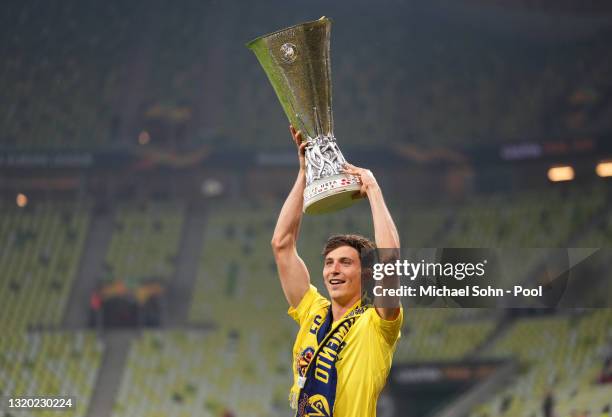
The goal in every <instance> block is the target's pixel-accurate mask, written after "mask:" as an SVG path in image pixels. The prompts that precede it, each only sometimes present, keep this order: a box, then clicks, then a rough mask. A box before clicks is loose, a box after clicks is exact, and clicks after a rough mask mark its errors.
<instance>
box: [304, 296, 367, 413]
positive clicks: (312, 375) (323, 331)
mask: <svg viewBox="0 0 612 417" xmlns="http://www.w3.org/2000/svg"><path fill="white" fill-rule="evenodd" d="M366 309H367V306H363V307H362V306H360V305H359V304H357V305H356V306H355V308H353V309H352V310H351V311H350V312H349V313H348V314H346V315H345V316H344V317H343V318H342V319H341V320H339V321H338V323H336V325H335V326H332V320H333V315H332V311H331V305H330V306H329V308H328V310H327V315H326V317H325V321H324V322H323V324H321V326H317V327H318V329H317V330H316V336H317V346H318V347H317V350H316V351H314V352H313V353H312V357H311V359H310V362H309V364H308V367H307V368H306V370H305V372H304V373H303V375H301V376H300V377H299V382H298V384H299V386H300V392H299V396H298V401H297V411H296V417H309V416H323V417H332V416H333V410H334V402H335V400H336V385H337V382H338V372H337V369H336V360H337V359H338V355H339V354H340V352H341V351H342V349H343V348H344V338H345V337H346V335H347V334H348V332H349V330H350V329H351V327H352V326H353V324H355V322H356V321H357V320H358V319H359V317H360V316H361V315H362V314H363V313H364V312H365V311H366ZM319 317H320V316H319ZM315 320H316V318H315ZM314 324H315V325H317V324H318V323H314ZM330 329H331V331H330ZM311 331H314V330H311Z"/></svg>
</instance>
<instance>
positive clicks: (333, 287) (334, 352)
mask: <svg viewBox="0 0 612 417" xmlns="http://www.w3.org/2000/svg"><path fill="white" fill-rule="evenodd" d="M290 130H291V134H292V136H293V139H294V141H295V143H296V145H297V147H298V157H299V161H300V170H299V173H298V176H297V179H296V181H295V184H294V186H293V188H292V190H291V192H290V193H289V196H288V197H287V200H286V201H285V203H284V205H283V208H282V209H281V212H280V215H279V217H278V221H277V223H276V228H275V230H274V236H273V238H272V248H273V252H274V258H275V260H276V265H277V269H278V274H279V277H280V281H281V286H282V288H283V292H284V294H285V297H286V298H287V301H288V302H289V305H290V308H289V315H290V316H291V317H292V318H293V319H294V320H295V321H296V322H297V323H298V324H299V326H300V329H299V332H298V334H297V337H296V341H295V344H294V347H293V358H294V359H293V372H294V383H293V386H292V387H291V393H290V402H291V405H292V407H293V408H295V409H296V416H298V417H307V416H315V415H316V416H329V417H331V416H335V417H372V416H375V415H376V401H377V399H378V395H379V394H380V391H381V390H382V388H383V387H384V385H385V381H386V379H387V375H388V374H389V369H390V368H391V362H392V359H393V352H394V351H395V345H396V343H397V340H398V339H399V336H400V328H401V325H402V320H403V312H402V309H401V307H400V306H399V303H398V304H396V305H397V307H370V306H365V305H361V295H362V294H361V269H362V265H361V259H360V252H361V250H362V249H374V248H375V247H378V248H399V246H400V242H399V236H398V233H397V229H396V227H395V224H394V222H393V219H392V218H391V214H390V213H389V210H388V209H387V206H386V204H385V201H384V199H383V195H382V192H381V190H380V187H379V186H378V183H377V182H376V179H375V178H374V175H372V172H371V171H369V170H367V169H363V168H358V167H356V166H353V165H350V164H347V165H346V168H345V172H346V173H347V174H350V175H355V176H357V177H358V178H359V180H360V181H361V190H360V193H361V195H362V196H364V197H367V198H368V200H369V203H370V208H371V211H372V219H373V223H374V237H375V241H376V243H375V244H374V243H373V242H371V241H370V240H368V239H366V238H365V237H362V236H358V235H336V236H332V237H331V238H330V239H329V240H328V241H327V243H326V245H325V248H324V250H323V255H324V267H323V280H324V283H325V287H326V289H327V291H328V293H329V297H330V299H331V302H330V301H329V300H327V299H326V298H325V297H323V296H322V295H320V294H319V292H318V291H317V289H316V288H315V287H314V286H313V285H311V284H310V274H309V272H308V269H307V268H306V265H305V264H304V262H303V261H302V259H301V258H300V256H299V255H298V253H297V248H296V242H297V240H298V235H299V229H300V223H301V220H302V209H303V193H304V188H305V186H306V178H305V171H306V166H305V165H306V164H305V157H304V153H305V147H306V142H305V141H303V138H302V135H301V133H300V132H298V131H296V130H295V129H294V128H293V127H292V126H291V127H290Z"/></svg>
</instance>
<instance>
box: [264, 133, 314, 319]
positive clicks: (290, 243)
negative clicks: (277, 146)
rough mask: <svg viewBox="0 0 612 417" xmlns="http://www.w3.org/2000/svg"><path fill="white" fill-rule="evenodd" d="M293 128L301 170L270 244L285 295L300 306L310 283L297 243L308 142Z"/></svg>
mask: <svg viewBox="0 0 612 417" xmlns="http://www.w3.org/2000/svg"><path fill="white" fill-rule="evenodd" d="M290 130H291V135H292V136H293V140H294V141H295V143H296V145H297V147H298V156H299V160H300V171H299V172H298V176H297V179H296V180H295V184H294V185H293V188H292V189H291V192H290V193H289V196H287V200H285V204H283V208H282V209H281V212H280V214H279V215H278V220H277V221H276V227H275V228H274V235H273V236H272V242H271V244H272V251H273V252H274V260H275V261H276V268H277V269H278V276H279V278H280V282H281V286H282V287H283V292H284V293H285V297H286V298H287V301H288V302H289V305H290V306H292V307H297V306H298V304H299V303H300V301H301V300H302V297H304V294H306V291H308V288H309V287H310V275H309V273H308V269H307V268H306V265H305V264H304V261H303V260H302V258H300V257H299V255H298V253H297V246H296V243H297V239H298V235H299V231H300V223H301V221H302V207H303V204H304V188H305V187H306V164H305V157H304V153H305V150H306V148H305V147H306V142H305V141H302V135H301V133H300V132H296V130H295V129H294V128H293V126H291V127H290Z"/></svg>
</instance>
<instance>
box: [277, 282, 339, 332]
mask: <svg viewBox="0 0 612 417" xmlns="http://www.w3.org/2000/svg"><path fill="white" fill-rule="evenodd" d="M327 305H329V301H327V299H326V298H325V297H323V296H322V295H321V294H319V291H317V288H316V287H315V286H314V285H312V284H311V285H310V288H309V289H308V291H306V294H304V296H303V297H302V299H301V300H300V303H299V304H298V306H297V307H295V308H293V307H289V310H288V311H287V314H289V316H290V317H291V318H292V319H293V320H295V321H296V322H297V324H299V325H300V326H301V325H302V323H303V322H304V320H305V319H306V318H307V317H308V316H309V315H310V312H311V311H313V310H318V309H319V308H320V307H325V306H327Z"/></svg>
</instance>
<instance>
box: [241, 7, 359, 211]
mask: <svg viewBox="0 0 612 417" xmlns="http://www.w3.org/2000/svg"><path fill="white" fill-rule="evenodd" d="M330 32H331V21H330V20H329V19H328V18H326V17H322V18H321V19H319V20H316V21H314V22H307V23H302V24H300V25H296V26H291V27H289V28H287V29H282V30H279V31H277V32H274V33H271V34H269V35H265V36H261V37H259V38H257V39H255V40H253V41H251V42H249V43H248V44H247V47H248V48H249V49H250V50H252V51H253V52H254V53H255V55H256V56H257V59H258V60H259V63H260V64H261V66H262V67H263V69H264V71H265V72H266V74H267V76H268V79H269V80H270V83H271V84H272V87H273V88H274V91H275V92H276V95H277V97H278V99H279V101H280V103H281V105H282V107H283V110H284V111H285V114H286V115H287V118H288V119H289V122H290V123H291V124H292V125H293V126H295V128H296V129H299V130H301V131H302V134H303V136H305V140H306V141H307V142H308V145H307V146H306V189H305V190H304V212H305V213H307V214H321V213H328V212H331V211H335V210H340V209H343V208H345V207H348V206H350V205H351V204H353V203H354V202H355V201H356V198H355V197H356V196H358V195H359V194H358V191H359V190H360V188H361V184H360V182H359V180H358V179H357V178H356V177H354V176H351V175H347V174H343V173H342V165H343V164H344V163H346V160H345V159H344V157H343V156H342V152H340V149H339V148H338V144H337V143H336V138H335V137H334V126H333V117H332V106H331V101H332V96H331V66H330V58H329V49H330V48H329V45H330Z"/></svg>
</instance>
